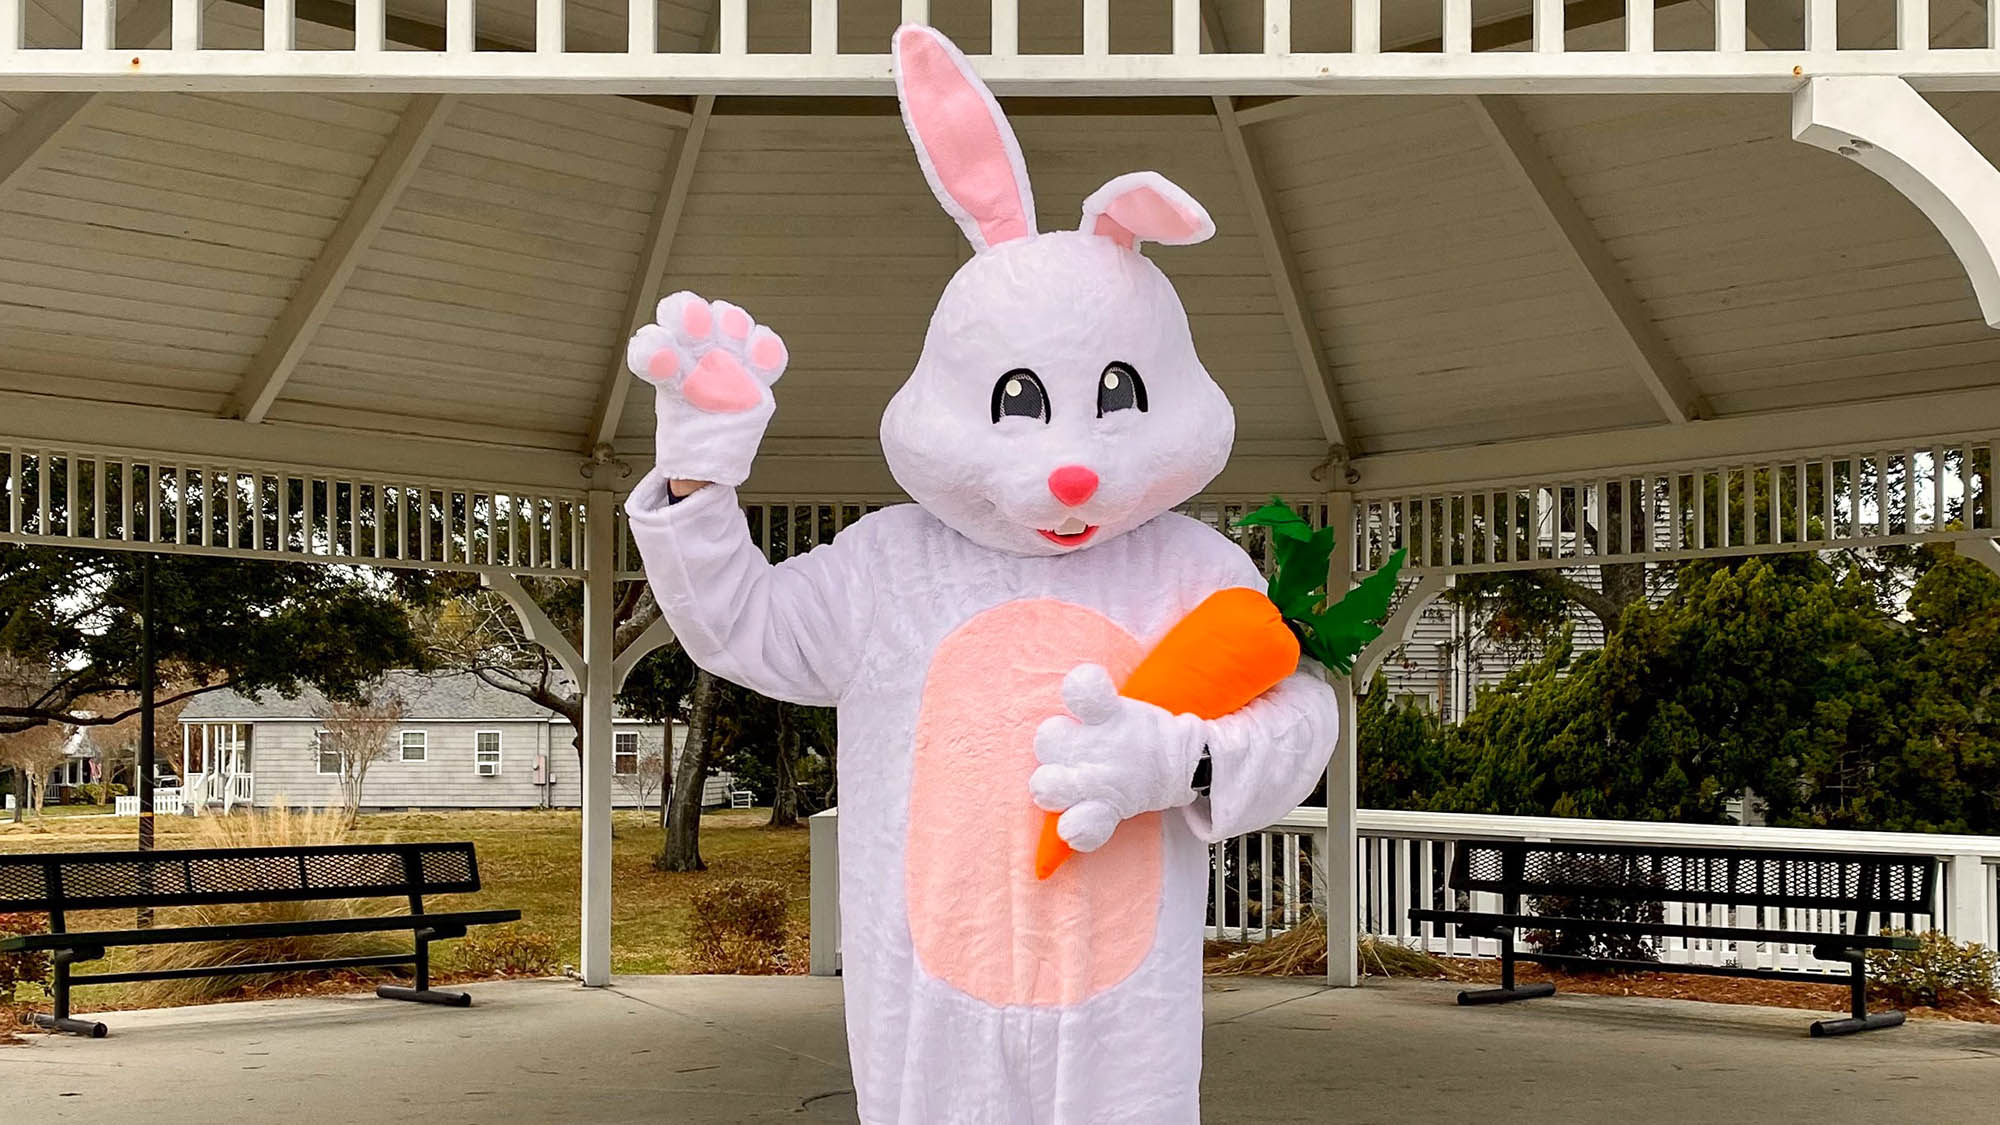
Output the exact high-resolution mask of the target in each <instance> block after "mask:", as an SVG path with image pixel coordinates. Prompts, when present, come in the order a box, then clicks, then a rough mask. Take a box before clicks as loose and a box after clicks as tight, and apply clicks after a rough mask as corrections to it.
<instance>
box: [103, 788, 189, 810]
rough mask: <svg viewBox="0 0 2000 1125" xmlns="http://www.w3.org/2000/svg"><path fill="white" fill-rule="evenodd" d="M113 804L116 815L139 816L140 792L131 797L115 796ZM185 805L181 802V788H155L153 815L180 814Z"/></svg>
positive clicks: (112, 808)
mask: <svg viewBox="0 0 2000 1125" xmlns="http://www.w3.org/2000/svg"><path fill="white" fill-rule="evenodd" d="M111 806H112V807H111V812H112V815H114V816H138V815H139V797H138V794H136V793H135V794H133V795H132V796H130V797H114V798H112V801H111ZM185 807H186V806H184V805H183V804H182V803H181V791H180V790H179V789H155V790H153V815H155V816H179V815H180V814H181V812H182V810H183V809H184V808H185Z"/></svg>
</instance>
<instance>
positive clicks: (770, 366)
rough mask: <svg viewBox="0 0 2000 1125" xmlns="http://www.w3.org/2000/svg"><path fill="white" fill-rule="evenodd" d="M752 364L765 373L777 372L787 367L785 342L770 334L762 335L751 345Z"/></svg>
mask: <svg viewBox="0 0 2000 1125" xmlns="http://www.w3.org/2000/svg"><path fill="white" fill-rule="evenodd" d="M750 362H751V363H754V364H756V365H757V366H758V367H760V368H762V369H763V370H765V371H776V370H778V369H779V368H781V367H783V366H784V365H785V344H784V341H782V340H780V339H778V338H777V337H776V336H773V335H770V334H769V333H765V334H762V335H760V336H758V337H757V339H756V340H755V341H754V342H753V343H751V345H750Z"/></svg>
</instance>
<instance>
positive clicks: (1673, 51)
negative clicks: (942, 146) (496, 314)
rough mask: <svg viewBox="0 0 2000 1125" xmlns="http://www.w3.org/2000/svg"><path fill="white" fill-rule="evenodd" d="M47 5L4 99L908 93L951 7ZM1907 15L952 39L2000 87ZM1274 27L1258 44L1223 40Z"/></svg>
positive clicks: (1839, 1)
mask: <svg viewBox="0 0 2000 1125" xmlns="http://www.w3.org/2000/svg"><path fill="white" fill-rule="evenodd" d="M28 3H29V0H0V87H4V88H12V89H121V90H131V89H217V90H244V89H266V90H303V89H357V90H385V89H402V90H418V89H421V90H427V91H446V90H460V91H473V92H493V91H535V90H540V91H550V92H563V93H581V92H590V91H596V92H604V93H621V94H631V93H648V94H840V95H849V94H874V95H881V94H886V93H888V92H889V91H890V79H889V62H888V59H887V57H886V55H885V51H886V49H887V43H888V38H889V32H890V30H891V28H892V27H893V26H894V25H895V24H896V22H898V21H899V20H926V19H928V18H929V16H930V12H931V8H932V6H933V5H932V4H931V3H930V0H901V2H900V3H895V2H892V0H847V2H846V3H844V4H843V3H842V2H841V0H812V3H811V4H810V6H809V7H808V6H807V5H803V4H798V3H782V4H780V3H770V2H765V0H715V3H716V7H715V8H714V9H713V11H714V13H715V16H714V28H713V30H712V31H709V30H706V26H705V25H706V22H707V21H706V20H697V21H688V20H686V19H674V18H672V17H684V16H686V15H687V14H688V10H687V9H686V8H673V7H667V8H665V11H666V13H667V14H669V16H670V19H669V20H668V21H667V23H665V24H663V23H662V21H661V15H662V6H661V5H659V4H658V2H657V0H627V3H626V5H625V9H626V10H625V11H624V12H623V13H622V18H621V14H620V13H617V12H616V11H615V10H614V11H613V12H611V13H607V12H605V11H603V6H602V5H598V4H590V5H585V4H581V3H578V4H570V3H568V2H566V0H536V2H535V3H534V4H533V5H532V7H531V6H529V5H528V4H526V3H524V2H520V0H513V2H509V3H505V4H501V3H491V4H481V3H478V2H477V0H449V2H447V3H445V4H443V5H442V6H441V8H442V11H441V12H440V10H439V9H440V6H439V5H435V4H433V5H421V6H419V5H414V4H407V3H384V2H383V0H359V2H357V3H354V4H353V5H352V6H351V7H350V6H348V5H344V4H340V5H314V6H312V8H311V11H310V13H309V14H300V13H299V12H298V10H297V6H296V5H295V4H294V2H293V0H261V3H245V2H244V0H235V2H234V3H212V2H209V0H127V4H128V5H129V6H130V7H129V8H128V13H127V15H126V17H125V19H122V20H121V19H119V18H118V16H119V13H118V5H117V2H116V0H81V6H82V20H81V29H80V30H73V29H66V30H64V31H61V32H54V31H44V30H43V27H44V25H42V24H40V23H35V24H29V23H26V22H24V20H23V18H22V17H23V12H24V9H25V8H26V7H27V5H28ZM1895 3H1896V11H1897V15H1898V19H1897V21H1896V28H1895V29H1894V31H1893V32H1891V31H1889V30H1887V29H1881V30H1878V29H1877V28H1875V27H1874V26H1872V25H1869V24H1866V23H1864V22H1863V20H1864V17H1865V16H1866V15H1867V14H1868V13H1867V12H1864V11H1863V3H1862V0H1806V2H1805V3H1804V5H1803V7H1802V8H1801V6H1800V5H1799V4H1796V3H1795V4H1791V5H1784V6H1780V5H1777V4H1775V2H1774V0H1753V2H1752V3H1749V4H1745V3H1741V2H1724V3H1717V4H1714V5H1712V16H1709V15H1707V14H1706V9H1705V8H1704V7H1703V6H1697V5H1694V4H1691V3H1686V2H1685V0H1628V2H1627V3H1626V4H1625V5H1623V6H1622V7H1619V8H1613V9H1610V10H1606V8H1605V6H1603V5H1593V6H1592V10H1589V11H1583V10H1577V9H1574V8H1572V7H1571V6H1570V5H1566V4H1564V3H1562V2H1560V0H1535V2H1534V3H1533V4H1532V5H1529V4H1521V5H1518V6H1515V7H1513V8H1511V10H1509V9H1507V8H1504V7H1496V6H1490V5H1484V4H1479V5H1475V4H1474V2H1473V0H1354V3H1353V4H1352V5H1351V11H1350V12H1348V13H1344V14H1333V13H1330V11H1329V9H1330V8H1331V6H1328V5H1317V4H1297V3H1294V2H1293V0H1226V2H1225V3H1224V4H1223V5H1222V6H1221V15H1222V17H1223V18H1219V19H1216V20H1214V21H1213V22H1212V23H1208V24H1207V25H1205V24H1204V20H1203V18H1202V17H1203V13H1202V6H1201V4H1200V2H1199V0H1147V2H1144V3H1134V4H1123V5H1118V6H1117V7H1118V10H1117V13H1116V14H1117V17H1118V18H1117V19H1116V20H1114V19H1113V18H1112V17H1113V11H1112V9H1113V4H1112V2H1111V0H1076V7H1077V9H1078V14H1079V16H1080V19H1079V20H1077V21H1075V22H1074V23H1072V22H1071V21H1058V20H1050V19H1047V18H1046V17H1045V16H1044V18H1030V19H1029V20H1027V21H1025V22H1024V21H1023V20H1022V18H1021V6H1020V0H991V3H990V5H979V7H984V8H987V9H988V11H989V13H990V18H989V19H988V20H987V21H984V22H983V24H971V23H970V22H969V21H968V24H967V26H963V27H956V28H954V30H955V31H957V32H958V33H959V34H960V36H961V38H962V39H963V40H964V45H965V47H966V49H967V50H968V51H970V52H972V53H973V54H974V55H975V57H976V58H977V62H978V66H979V68H980V70H981V71H982V73H983V74H984V75H985V76H986V78H987V79H988V80H989V81H990V82H991V83H992V85H993V86H994V88H995V90H996V91H997V92H999V93H1001V94H1091V95H1098V94H1126V95H1131V94H1195V93H1198V94H1231V93H1234V94H1260V93H1261V94H1298V93H1305V92H1341V91H1350V92H1367V93H1389V92H1454V93H1494V92H1508V91H1521V92H1538V93H1565V92H1581V91H1611V90H1622V91H1637V92H1651V91H1671V90H1683V91H1685V90H1742V91H1779V90H1789V89H1791V88H1793V87H1794V86H1796V85H1797V84H1798V82H1799V79H1800V78H1801V77H1802V76H1824V75H1841V74H1890V75H1901V76H1904V77H1907V78H1909V79H1910V80H1911V81H1912V82H1913V83H1916V84H1919V85H1922V86H1927V87H1929V88H1935V89H1994V88H2000V32H1996V30H1995V28H1994V25H1995V23H1996V21H1995V20H1993V19H1992V18H1991V16H1990V13H1989V14H1988V16H1987V18H1986V19H1985V20H1983V21H1982V20H1980V19H1979V18H1978V17H1979V15H1980V13H1979V12H1977V11H1975V10H1973V9H1971V8H1969V7H1968V8H1966V9H1964V10H1963V11H1962V12H1960V13H1956V14H1955V17H1954V18H1953V19H1951V20H1946V21H1941V22H1940V23H1939V25H1938V26H1936V27H1933V26H1931V23H1930V21H1929V6H1928V5H1929V0H1895ZM937 6H938V7H939V8H940V10H945V9H946V8H947V4H946V3H943V2H941V3H939V4H938V5H937ZM1867 6H1868V7H1869V8H1873V7H1874V6H1875V0H1869V2H1868V5H1867ZM260 7H261V8H262V10H263V14H262V16H260V15H259V14H258V13H257V11H256V10H255V9H257V8H260ZM843 8H845V9H848V11H847V12H846V13H843V10H842V9H843ZM1758 8H1778V9H1779V10H1780V12H1781V13H1782V14H1780V15H1778V16H1777V18H1775V19H1766V18H1763V17H1764V16H1765V13H1764V12H1753V11H1752V9H1758ZM1524 9H1525V10H1524ZM74 10H75V9H74V8H73V9H72V11H74ZM1253 13H1255V14H1256V15H1258V16H1261V18H1259V19H1257V21H1256V22H1257V24H1258V26H1259V27H1260V29H1261V31H1260V33H1258V34H1257V38H1256V39H1252V38H1251V36H1250V35H1246V34H1243V33H1242V32H1241V31H1239V32H1238V35H1237V38H1238V39H1239V40H1240V41H1238V42H1233V43H1230V42H1222V41H1220V40H1219V38H1218V37H1219V36H1221V35H1222V34H1223V32H1224V29H1225V28H1229V27H1235V28H1239V29H1240V28H1241V27H1242V26H1243V25H1244V24H1245V23H1246V22H1248V21H1247V20H1245V19H1238V18H1234V17H1237V16H1252V14H1253ZM1798 14H1802V15H1803V17H1804V18H1803V19H1802V20H1801V19H1799V18H1797V16H1798ZM1031 15H1032V14H1031ZM440 17H441V22H439V21H440ZM1844 17H1845V19H1843V18H1844ZM975 18H976V17H975ZM1253 18H1254V17H1253ZM315 21H317V22H315ZM1982 23H1983V26H1982ZM1566 24H1567V25H1568V26H1565V25H1566ZM138 25H143V34H142V33H140V31H141V27H140V26H138ZM47 26H48V27H54V26H56V25H55V24H54V21H49V22H48V24H47ZM74 26H75V25H71V27H72V28H74ZM348 28H352V29H353V34H352V36H351V37H349V36H348V35H347V34H345V32H346V29H348ZM121 31H122V32H124V34H119V32H121ZM58 35H59V36H61V37H60V38H57V37H56V36H58ZM1259 40H1261V41H1259ZM1514 48H1526V49H1514Z"/></svg>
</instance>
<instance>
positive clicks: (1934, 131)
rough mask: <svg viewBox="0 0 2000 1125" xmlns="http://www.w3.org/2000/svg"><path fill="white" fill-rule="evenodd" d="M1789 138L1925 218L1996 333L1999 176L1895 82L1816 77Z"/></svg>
mask: <svg viewBox="0 0 2000 1125" xmlns="http://www.w3.org/2000/svg"><path fill="white" fill-rule="evenodd" d="M1792 139H1793V140H1798V141H1804V142H1805V143H1806V144H1809V145H1812V146H1813V147H1815V148H1823V149H1825V150H1827V151H1828V152H1833V153H1838V154H1840V155H1841V156H1845V157H1847V158H1848V159H1849V160H1852V161H1854V162H1855V163H1856V164H1859V165H1861V166H1862V167H1863V168H1866V169H1868V170H1869V171H1870V172H1873V173H1875V174H1876V175H1878V176H1880V177H1882V178H1883V179H1884V180H1887V181H1888V182H1889V184H1890V186H1892V187H1894V188H1895V189H1896V190H1897V191H1900V192H1902V193H1903V194H1904V195H1905V196H1907V197H1909V200H1910V202H1912V203H1914V204H1916V205H1917V207H1918V209H1919V210H1921V211H1923V213H1924V214H1925V215H1926V216H1928V217H1929V218H1930V221H1931V222H1932V223H1933V224H1935V225H1936V226H1937V229H1938V232H1939V233H1940V234H1942V235H1944V238H1945V241H1946V242H1948V243H1950V244H1951V248H1952V251H1953V253H1956V254H1957V255H1958V260H1959V261H1960V262H1961V263H1962V264H1963V265H1964V266H1965V272H1966V274H1967V275H1968V276H1969V277H1970V278H1971V279H1972V291H1973V293H1974V294H1975V295H1977V296H1978V298H1979V310H1980V313H1981V314H1982V315H1983V316H1984V317H1985V318H1986V323H1987V324H1988V325H1991V326H1992V327H1994V328H2000V171H1995V170H1994V167H1993V165H1992V164H1990V163H1988V162H1987V160H1986V158H1985V157H1984V156H1981V155H1980V154H1979V150H1978V149H1975V148H1973V147H1972V144H1971V142H1969V141H1967V140H1966V139H1965V138H1964V137H1963V136H1962V135H1960V134H1959V131H1958V130H1957V129H1956V128H1954V127H1953V126H1952V124H1951V122H1949V121H1947V120H1945V118H1944V115H1943V114H1940V113H1939V112H1938V111H1937V110H1936V109H1933V108H1932V107H1931V104H1930V103H1929V102H1927V101H1925V100H1924V99H1923V95H1921V94H1919V93H1917V92H1916V90H1914V89H1912V88H1911V87H1910V84H1909V83H1908V82H1905V81H1903V80H1902V79H1901V78H1893V77H1885V76H1866V77H1853V78H1814V79H1811V80H1810V81H1808V82H1807V83H1806V84H1805V85H1804V86H1801V87H1799V90H1798V92H1797V93H1795V94H1793V95H1792Z"/></svg>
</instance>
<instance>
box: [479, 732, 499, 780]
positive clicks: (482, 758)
mask: <svg viewBox="0 0 2000 1125" xmlns="http://www.w3.org/2000/svg"><path fill="white" fill-rule="evenodd" d="M473 772H474V773H477V774H478V775H479V776H481V777H499V776H500V732H499V731H497V730H483V731H480V732H479V733H478V734H476V735H474V736H473Z"/></svg>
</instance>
